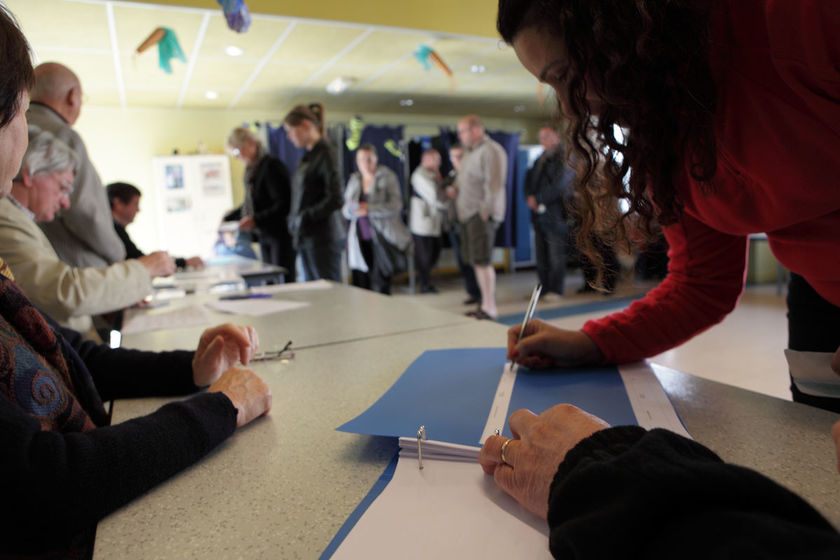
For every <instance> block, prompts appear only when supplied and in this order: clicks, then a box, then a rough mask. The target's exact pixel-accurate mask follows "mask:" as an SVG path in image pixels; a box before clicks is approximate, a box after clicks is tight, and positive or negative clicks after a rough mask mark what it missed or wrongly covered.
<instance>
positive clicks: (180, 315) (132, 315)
mask: <svg viewBox="0 0 840 560" xmlns="http://www.w3.org/2000/svg"><path fill="white" fill-rule="evenodd" d="M212 320H213V317H212V316H211V315H210V312H209V311H207V309H205V308H204V307H203V306H201V305H191V306H189V307H180V308H178V309H173V310H172V311H166V312H162V313H150V312H149V311H144V310H143V309H128V310H127V311H126V312H125V316H124V318H123V324H122V328H121V329H120V331H121V332H122V333H123V334H135V333H141V332H146V331H157V330H162V329H179V328H185V327H197V326H207V325H209V324H210V322H211V321H212Z"/></svg>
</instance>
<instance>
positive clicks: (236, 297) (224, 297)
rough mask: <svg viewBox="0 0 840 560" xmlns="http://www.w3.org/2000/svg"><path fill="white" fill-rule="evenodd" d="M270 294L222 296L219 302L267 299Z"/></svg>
mask: <svg viewBox="0 0 840 560" xmlns="http://www.w3.org/2000/svg"><path fill="white" fill-rule="evenodd" d="M270 297H271V294H230V295H227V296H222V297H220V298H219V299H220V300H231V299H267V298H270Z"/></svg>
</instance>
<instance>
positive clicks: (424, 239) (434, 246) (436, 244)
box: [409, 149, 447, 294]
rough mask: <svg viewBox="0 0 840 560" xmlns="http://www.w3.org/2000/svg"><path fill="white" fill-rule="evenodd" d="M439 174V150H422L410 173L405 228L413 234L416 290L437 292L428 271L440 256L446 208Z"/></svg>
mask: <svg viewBox="0 0 840 560" xmlns="http://www.w3.org/2000/svg"><path fill="white" fill-rule="evenodd" d="M442 184H443V178H442V177H441V175H440V153H439V152H438V151H437V150H434V149H429V150H426V151H425V152H423V156H422V159H421V161H420V165H419V166H417V169H415V170H414V173H412V174H411V189H412V193H411V215H410V219H409V229H410V230H411V234H412V236H413V237H414V262H415V263H416V265H417V274H418V276H419V277H420V278H419V279H420V292H421V293H424V294H428V293H437V288H435V287H434V285H432V279H431V271H432V268H433V267H434V266H435V263H436V262H437V260H438V257H439V256H440V249H441V237H440V235H441V227H442V225H443V218H444V213H445V212H446V210H447V205H446V202H444V201H445V195H444V193H443V185H442Z"/></svg>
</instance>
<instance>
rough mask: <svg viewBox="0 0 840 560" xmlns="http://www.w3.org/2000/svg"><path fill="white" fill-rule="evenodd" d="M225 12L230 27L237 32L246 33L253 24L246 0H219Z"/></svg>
mask: <svg viewBox="0 0 840 560" xmlns="http://www.w3.org/2000/svg"><path fill="white" fill-rule="evenodd" d="M217 1H218V2H219V5H220V6H221V7H222V11H224V13H225V19H226V20H227V24H228V27H230V28H231V29H233V30H234V31H236V32H237V33H245V32H246V31H248V27H249V26H250V25H251V12H249V11H248V6H246V5H245V0H217Z"/></svg>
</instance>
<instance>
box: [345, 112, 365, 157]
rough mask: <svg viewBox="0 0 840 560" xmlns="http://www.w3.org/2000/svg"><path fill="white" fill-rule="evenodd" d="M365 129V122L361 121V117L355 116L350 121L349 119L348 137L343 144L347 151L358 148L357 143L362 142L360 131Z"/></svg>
mask: <svg viewBox="0 0 840 560" xmlns="http://www.w3.org/2000/svg"><path fill="white" fill-rule="evenodd" d="M364 128H365V121H363V120H362V117H360V116H359V115H356V116H355V117H353V118H352V119H350V137H349V138H348V139H347V141H346V142H345V143H344V144H345V145H346V146H347V149H348V150H350V151H351V152H352V151H354V150H356V149H357V148H358V147H359V143H360V142H361V140H362V130H364Z"/></svg>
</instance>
